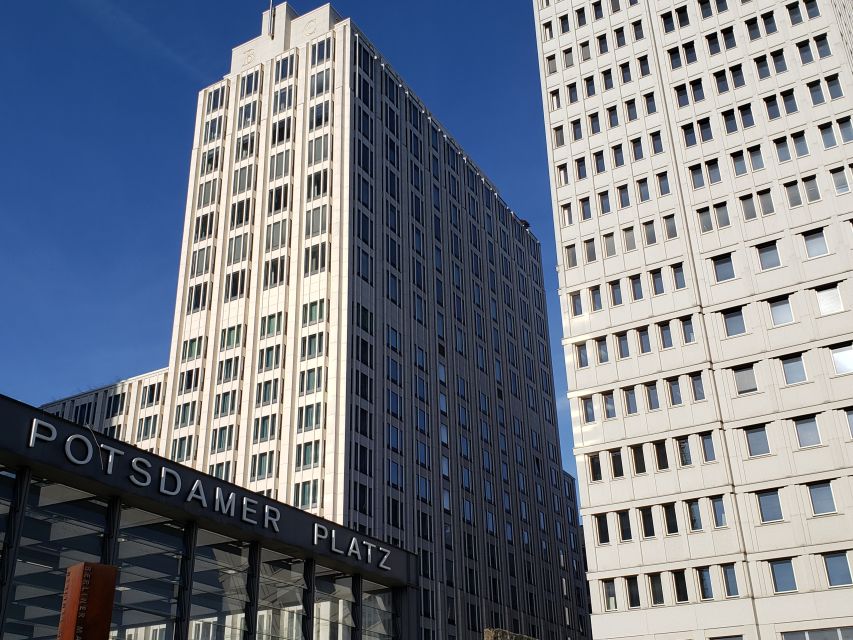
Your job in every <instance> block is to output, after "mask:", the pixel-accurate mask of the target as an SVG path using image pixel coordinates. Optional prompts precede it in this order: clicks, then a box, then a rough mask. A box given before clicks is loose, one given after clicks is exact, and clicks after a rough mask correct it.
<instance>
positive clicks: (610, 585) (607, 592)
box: [601, 580, 616, 611]
mask: <svg viewBox="0 0 853 640" xmlns="http://www.w3.org/2000/svg"><path fill="white" fill-rule="evenodd" d="M601 584H602V586H603V587H604V610H605V611H615V610H616V582H615V581H614V580H602V581H601Z"/></svg>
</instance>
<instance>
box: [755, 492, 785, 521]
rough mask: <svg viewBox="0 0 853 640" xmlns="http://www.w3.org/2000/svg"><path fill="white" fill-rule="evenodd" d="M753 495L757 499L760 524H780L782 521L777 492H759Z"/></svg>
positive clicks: (780, 505)
mask: <svg viewBox="0 0 853 640" xmlns="http://www.w3.org/2000/svg"><path fill="white" fill-rule="evenodd" d="M755 495H756V496H757V498H758V512H759V515H760V516H761V522H763V523H768V522H780V521H781V520H782V503H781V501H780V499H779V490H778V489H769V490H767V491H759V492H757V493H756V494H755Z"/></svg>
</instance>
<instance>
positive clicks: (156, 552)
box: [112, 508, 184, 640]
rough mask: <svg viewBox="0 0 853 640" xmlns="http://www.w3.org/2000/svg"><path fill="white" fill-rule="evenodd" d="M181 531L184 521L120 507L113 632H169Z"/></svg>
mask: <svg viewBox="0 0 853 640" xmlns="http://www.w3.org/2000/svg"><path fill="white" fill-rule="evenodd" d="M183 535H184V531H183V525H181V524H178V523H175V522H172V521H170V520H169V519H168V518H163V517H160V516H157V515H154V514H153V513H148V512H147V511H141V510H139V509H133V508H124V509H122V512H121V524H120V530H119V545H118V558H119V559H118V565H119V575H118V578H117V580H116V596H115V605H114V608H113V620H112V622H113V624H112V636H113V637H115V638H118V639H123V638H132V637H133V638H140V637H141V638H148V639H149V640H154V639H156V640H166V639H168V638H172V637H173V635H174V623H175V616H176V615H177V608H178V585H179V584H180V571H181V559H182V557H183V546H184V542H183Z"/></svg>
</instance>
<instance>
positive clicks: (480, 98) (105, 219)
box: [0, 0, 574, 468]
mask: <svg viewBox="0 0 853 640" xmlns="http://www.w3.org/2000/svg"><path fill="white" fill-rule="evenodd" d="M318 4H320V3H319V2H311V1H309V0H297V1H295V2H293V3H292V5H293V6H294V8H295V9H296V10H297V11H298V12H300V13H301V12H304V11H307V10H310V9H312V8H314V7H315V6H317V5H318ZM531 4H532V3H530V2H529V0H498V1H497V2H496V1H495V0H434V1H433V2H431V3H423V2H409V1H402V0H361V1H360V2H358V1H356V0H339V1H338V2H335V3H334V5H335V7H336V8H337V9H338V11H339V12H340V13H341V14H342V15H345V16H351V17H352V18H353V19H354V20H355V22H356V23H357V24H358V25H359V26H360V27H361V28H362V29H363V30H364V31H365V32H366V33H367V35H368V37H370V39H371V40H372V41H373V42H374V44H376V45H377V47H378V48H379V49H380V50H381V51H382V52H383V54H384V55H385V56H386V57H387V58H388V59H389V60H390V61H391V64H392V65H393V66H394V68H395V69H397V71H399V72H400V74H401V75H402V76H403V77H404V78H406V80H407V82H408V83H409V84H410V86H411V87H412V88H413V89H414V90H415V92H416V93H417V94H418V95H419V96H420V97H421V98H422V99H423V100H424V102H425V103H426V104H428V105H429V106H430V108H431V109H432V111H433V112H434V113H435V114H436V115H437V116H438V118H439V120H440V121H441V122H442V123H443V124H444V125H445V126H446V127H447V128H448V129H449V130H450V131H451V132H452V133H453V135H454V137H455V138H456V139H457V140H458V141H459V142H460V143H461V144H462V145H463V147H464V148H465V149H466V150H467V151H468V153H469V154H470V155H471V157H472V158H473V159H474V160H475V162H476V163H477V164H478V165H479V166H480V167H481V168H482V169H483V170H484V171H485V172H486V174H487V175H489V176H490V178H491V179H492V180H493V181H494V183H495V184H496V185H497V186H498V187H499V189H500V190H501V192H502V194H503V197H504V199H505V200H506V201H507V203H508V204H509V205H510V206H511V207H512V208H513V209H515V211H517V212H518V213H519V214H520V215H521V216H522V217H525V218H526V219H527V220H529V221H530V223H531V224H532V227H533V230H534V232H535V233H536V235H537V236H538V237H539V238H540V239H541V240H542V244H543V257H544V273H545V283H546V288H547V293H548V298H549V311H550V313H549V316H550V324H551V342H552V353H553V360H554V368H555V377H556V380H555V383H556V388H557V402H558V407H559V408H560V411H559V415H560V421H561V431H562V434H563V442H564V446H563V451H564V458H567V460H566V463H567V464H568V465H569V466H571V467H572V468H574V464H573V462H572V461H571V460H570V455H569V454H570V450H569V443H570V438H571V433H570V427H569V415H568V412H567V410H566V408H567V402H566V400H565V389H566V379H565V374H564V369H563V358H562V354H561V352H560V346H559V339H560V323H559V306H558V301H557V282H556V273H555V269H554V265H555V262H556V260H555V256H554V237H553V230H552V222H551V214H550V196H549V190H548V175H547V165H546V155H545V139H544V135H543V119H542V108H541V101H540V97H539V96H540V94H539V78H538V69H537V62H536V42H535V37H534V31H533V10H532V6H531ZM2 5H3V6H2V8H0V77H2V78H3V87H4V88H3V92H2V93H3V99H2V100H0V145H2V147H1V148H2V150H3V152H2V153H0V219H2V232H0V285H2V298H0V299H2V300H3V303H2V306H0V336H1V338H0V340H2V342H0V393H4V394H8V395H11V396H13V397H16V398H19V399H21V400H23V401H25V402H29V403H33V404H39V403H42V402H46V401H48V400H51V399H53V398H57V397H60V396H64V395H69V394H73V393H76V392H79V391H83V390H86V389H89V388H92V387H95V386H100V385H104V384H108V383H110V382H113V381H115V380H118V379H120V378H124V377H128V376H131V375H135V374H137V373H141V372H144V371H149V370H152V369H156V368H158V367H162V366H164V365H165V364H166V362H167V360H168V350H169V340H170V335H171V328H172V313H173V309H174V299H175V286H176V278H177V269H178V258H179V250H180V241H181V237H180V236H181V231H182V221H183V215H184V201H185V197H186V188H187V171H188V160H189V155H190V148H191V143H192V133H193V123H194V117H195V106H196V97H197V92H198V90H199V89H201V88H202V87H204V86H205V85H207V84H210V83H212V82H214V81H216V80H217V79H219V78H220V77H222V75H223V74H224V73H226V72H227V70H228V65H229V61H230V53H231V48H232V47H234V46H236V45H238V44H239V43H241V42H244V41H246V40H249V39H250V38H253V37H255V36H256V35H258V34H259V33H260V28H261V13H262V11H263V10H264V9H266V8H267V6H268V3H266V2H263V0H232V1H231V2H226V1H224V0H205V1H204V2H202V1H201V0H195V1H193V2H190V1H188V0H180V1H177V2H167V1H165V0H160V1H158V2H153V1H146V0H135V1H132V2H131V1H129V0H63V1H62V2H36V1H28V2H4V3H2Z"/></svg>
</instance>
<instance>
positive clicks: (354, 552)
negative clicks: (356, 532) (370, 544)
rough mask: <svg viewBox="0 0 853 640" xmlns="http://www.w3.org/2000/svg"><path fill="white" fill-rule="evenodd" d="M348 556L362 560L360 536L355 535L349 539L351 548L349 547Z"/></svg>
mask: <svg viewBox="0 0 853 640" xmlns="http://www.w3.org/2000/svg"><path fill="white" fill-rule="evenodd" d="M347 555H348V556H355V557H356V558H358V559H359V560H361V550H360V549H359V548H358V538H356V537H355V536H353V539H352V540H350V541H349V549H347Z"/></svg>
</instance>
